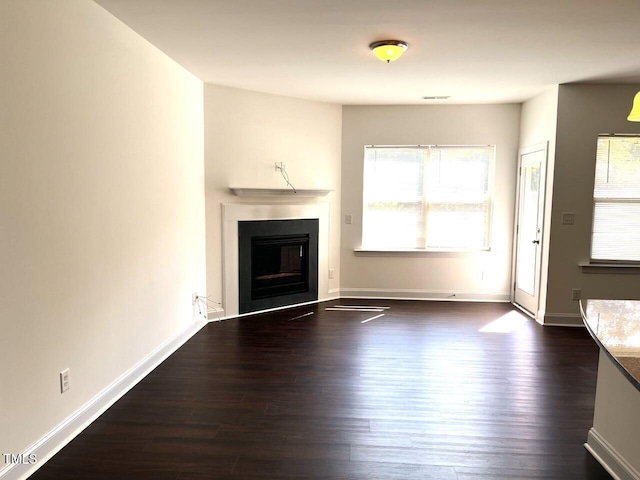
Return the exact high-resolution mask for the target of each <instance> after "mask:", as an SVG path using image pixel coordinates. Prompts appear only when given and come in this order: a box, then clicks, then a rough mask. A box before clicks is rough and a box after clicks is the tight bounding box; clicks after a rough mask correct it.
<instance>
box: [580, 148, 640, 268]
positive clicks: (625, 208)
mask: <svg viewBox="0 0 640 480" xmlns="http://www.w3.org/2000/svg"><path fill="white" fill-rule="evenodd" d="M593 198H594V212H593V232H592V237H591V258H592V259H593V260H600V261H602V260H618V261H640V137H611V136H601V137H599V138H598V145H597V151H596V171H595V181H594V187H593Z"/></svg>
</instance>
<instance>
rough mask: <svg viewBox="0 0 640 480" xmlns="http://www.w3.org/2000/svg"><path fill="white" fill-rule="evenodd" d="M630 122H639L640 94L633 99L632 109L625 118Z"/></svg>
mask: <svg viewBox="0 0 640 480" xmlns="http://www.w3.org/2000/svg"><path fill="white" fill-rule="evenodd" d="M627 120H629V121H630V122H640V92H638V93H636V96H635V97H634V98H633V108H631V112H630V113H629V116H628V117H627Z"/></svg>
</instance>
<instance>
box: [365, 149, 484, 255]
mask: <svg viewBox="0 0 640 480" xmlns="http://www.w3.org/2000/svg"><path fill="white" fill-rule="evenodd" d="M493 152H494V148H493V147H424V148H422V147H415V148H407V147H385V148H374V147H367V148H366V149H365V162H364V189H363V191H364V195H363V197H364V198H363V200H364V201H363V226H362V228H363V232H362V245H363V247H364V248H383V249H384V248H386V249H393V248H398V249H412V248H425V247H428V248H464V249H474V248H487V247H488V231H489V218H490V217H489V210H490V204H489V199H490V195H489V172H490V171H491V163H492V161H493Z"/></svg>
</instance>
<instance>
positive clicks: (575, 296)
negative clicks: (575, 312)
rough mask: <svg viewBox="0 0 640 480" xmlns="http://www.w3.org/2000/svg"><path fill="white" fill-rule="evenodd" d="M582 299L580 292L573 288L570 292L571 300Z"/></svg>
mask: <svg viewBox="0 0 640 480" xmlns="http://www.w3.org/2000/svg"><path fill="white" fill-rule="evenodd" d="M581 298H582V290H580V289H579V288H574V289H573V290H571V300H580V299H581Z"/></svg>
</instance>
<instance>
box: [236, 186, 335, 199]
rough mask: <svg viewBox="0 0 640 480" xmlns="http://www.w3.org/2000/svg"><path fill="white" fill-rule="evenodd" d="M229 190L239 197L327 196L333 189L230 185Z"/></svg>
mask: <svg viewBox="0 0 640 480" xmlns="http://www.w3.org/2000/svg"><path fill="white" fill-rule="evenodd" d="M229 190H231V192H233V194H234V195H237V196H238V197H282V196H293V197H326V196H327V195H328V194H329V193H331V192H332V191H333V190H317V189H316V190H312V189H308V188H300V189H296V190H295V191H294V190H293V189H291V188H240V187H229Z"/></svg>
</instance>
